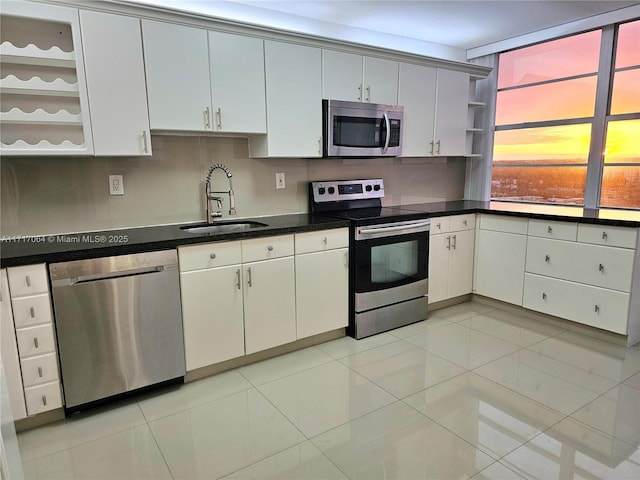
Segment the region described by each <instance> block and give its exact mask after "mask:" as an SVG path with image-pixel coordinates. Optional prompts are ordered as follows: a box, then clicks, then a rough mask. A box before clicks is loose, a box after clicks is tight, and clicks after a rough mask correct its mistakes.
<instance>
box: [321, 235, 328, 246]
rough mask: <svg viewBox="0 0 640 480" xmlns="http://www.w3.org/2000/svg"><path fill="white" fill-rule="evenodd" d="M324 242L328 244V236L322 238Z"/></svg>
mask: <svg viewBox="0 0 640 480" xmlns="http://www.w3.org/2000/svg"><path fill="white" fill-rule="evenodd" d="M322 243H324V244H325V246H326V245H327V243H328V240H327V237H324V239H323V240H322Z"/></svg>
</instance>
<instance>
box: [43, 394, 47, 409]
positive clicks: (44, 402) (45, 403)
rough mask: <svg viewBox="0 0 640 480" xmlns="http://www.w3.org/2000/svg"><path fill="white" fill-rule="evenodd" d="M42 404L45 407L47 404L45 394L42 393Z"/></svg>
mask: <svg viewBox="0 0 640 480" xmlns="http://www.w3.org/2000/svg"><path fill="white" fill-rule="evenodd" d="M42 405H44V406H45V407H46V406H47V396H46V395H42Z"/></svg>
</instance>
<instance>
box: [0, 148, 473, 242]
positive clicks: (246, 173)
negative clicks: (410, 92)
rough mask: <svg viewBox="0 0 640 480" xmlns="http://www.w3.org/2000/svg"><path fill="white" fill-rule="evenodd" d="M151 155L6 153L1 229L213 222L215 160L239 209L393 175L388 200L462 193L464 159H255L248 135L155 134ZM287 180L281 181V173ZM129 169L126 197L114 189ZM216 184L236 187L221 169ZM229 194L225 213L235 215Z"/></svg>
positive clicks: (277, 206) (253, 211) (281, 203)
mask: <svg viewBox="0 0 640 480" xmlns="http://www.w3.org/2000/svg"><path fill="white" fill-rule="evenodd" d="M152 147H153V156H152V157H144V158H138V157H132V158H128V157H127V158H116V157H108V158H105V157H102V158H73V157H65V158H56V157H49V158H15V157H12V158H6V157H3V158H2V160H1V164H0V165H1V169H0V175H1V177H0V180H1V189H2V190H1V195H2V199H1V204H0V212H1V217H0V236H3V237H6V236H11V235H39V234H48V233H68V232H83V231H93V230H106V229H114V228H126V227H137V226H147V225H158V224H167V223H186V222H196V221H204V219H205V205H204V193H203V190H204V183H203V182H204V177H205V175H206V172H207V170H208V168H209V166H210V165H211V164H214V163H224V164H225V165H227V166H228V167H229V169H230V170H231V172H232V173H233V178H232V181H233V188H234V192H235V194H236V209H237V212H238V215H237V217H256V216H263V215H277V214H284V213H296V212H306V211H307V183H308V182H309V181H310V180H331V179H334V180H335V179H357V178H376V177H380V178H383V179H384V182H385V191H386V197H385V199H384V200H383V202H384V205H398V204H411V203H423V202H437V201H442V200H460V199H462V198H463V195H464V180H465V178H464V176H465V160H464V159H462V158H450V159H444V158H434V159H416V158H406V159H404V158H375V159H344V160H340V159H328V160H323V159H250V158H249V149H248V142H247V140H246V139H244V138H213V137H188V136H153V137H152ZM276 172H284V173H285V176H286V188H285V189H284V190H276V188H275V173H276ZM109 175H122V176H123V182H124V192H125V194H124V195H123V196H110V195H109V182H108V176H109ZM212 183H213V189H214V190H225V191H226V190H228V183H227V180H226V177H225V176H224V175H223V174H222V172H214V174H213V177H212ZM228 209H229V204H228V199H227V198H225V201H224V210H223V211H224V216H225V217H226V216H228V214H227V211H228Z"/></svg>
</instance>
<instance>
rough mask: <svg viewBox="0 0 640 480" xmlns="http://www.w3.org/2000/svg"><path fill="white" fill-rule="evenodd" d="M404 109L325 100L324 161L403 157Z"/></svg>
mask: <svg viewBox="0 0 640 480" xmlns="http://www.w3.org/2000/svg"><path fill="white" fill-rule="evenodd" d="M403 115H404V107H400V106H395V105H379V104H375V103H362V102H344V101H340V100H322V128H323V139H324V145H323V152H322V153H323V156H324V157H397V156H399V155H401V154H402V122H403Z"/></svg>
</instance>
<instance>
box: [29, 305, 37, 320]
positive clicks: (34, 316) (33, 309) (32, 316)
mask: <svg viewBox="0 0 640 480" xmlns="http://www.w3.org/2000/svg"><path fill="white" fill-rule="evenodd" d="M29 315H31V318H36V309H35V308H33V307H31V308H29Z"/></svg>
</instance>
